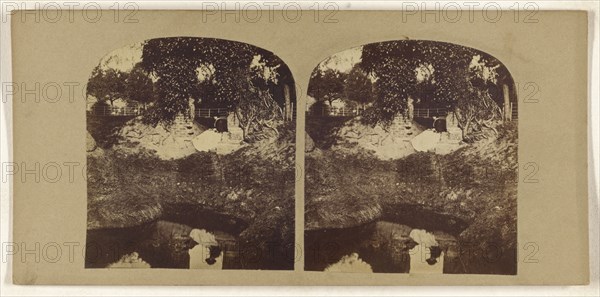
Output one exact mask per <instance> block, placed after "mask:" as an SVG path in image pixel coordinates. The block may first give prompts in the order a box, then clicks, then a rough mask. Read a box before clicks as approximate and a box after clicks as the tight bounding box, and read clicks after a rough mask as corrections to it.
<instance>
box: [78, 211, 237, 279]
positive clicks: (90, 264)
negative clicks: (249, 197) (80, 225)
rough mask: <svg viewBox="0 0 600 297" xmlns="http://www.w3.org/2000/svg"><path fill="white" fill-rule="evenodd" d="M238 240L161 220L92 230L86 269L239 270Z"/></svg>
mask: <svg viewBox="0 0 600 297" xmlns="http://www.w3.org/2000/svg"><path fill="white" fill-rule="evenodd" d="M236 245H237V239H236V238H235V237H234V236H233V235H231V234H229V233H226V232H223V231H219V230H210V231H207V230H205V229H192V227H190V226H188V225H184V224H179V223H173V222H167V221H157V222H153V223H150V224H146V225H143V226H139V227H134V228H123V229H104V230H93V231H88V238H87V243H86V268H192V269H237V268H238V266H239V259H238V250H237V248H236Z"/></svg>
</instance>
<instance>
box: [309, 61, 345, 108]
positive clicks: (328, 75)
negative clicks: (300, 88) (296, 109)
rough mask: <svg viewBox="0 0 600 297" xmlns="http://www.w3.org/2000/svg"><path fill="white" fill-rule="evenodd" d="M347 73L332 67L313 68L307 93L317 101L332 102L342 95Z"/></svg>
mask: <svg viewBox="0 0 600 297" xmlns="http://www.w3.org/2000/svg"><path fill="white" fill-rule="evenodd" d="M346 76H347V74H345V73H342V72H340V71H337V70H334V69H326V70H325V71H321V70H319V69H315V71H314V72H313V74H312V76H311V78H310V83H309V85H308V95H309V96H311V97H313V98H315V99H316V100H317V101H326V102H328V103H329V106H331V105H332V102H333V101H335V100H338V99H342V98H343V97H344V81H345V79H346Z"/></svg>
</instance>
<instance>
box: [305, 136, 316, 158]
mask: <svg viewBox="0 0 600 297" xmlns="http://www.w3.org/2000/svg"><path fill="white" fill-rule="evenodd" d="M314 150H315V142H314V141H313V139H312V137H310V135H308V133H306V132H304V152H306V153H310V152H312V151H314Z"/></svg>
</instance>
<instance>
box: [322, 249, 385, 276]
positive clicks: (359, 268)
mask: <svg viewBox="0 0 600 297" xmlns="http://www.w3.org/2000/svg"><path fill="white" fill-rule="evenodd" d="M325 271H326V272H373V269H372V268H371V265H369V264H367V263H365V262H364V261H363V260H361V259H360V258H359V257H358V254H357V253H352V254H351V255H348V256H343V257H342V259H341V260H340V261H339V262H337V263H335V264H331V265H329V266H327V268H325Z"/></svg>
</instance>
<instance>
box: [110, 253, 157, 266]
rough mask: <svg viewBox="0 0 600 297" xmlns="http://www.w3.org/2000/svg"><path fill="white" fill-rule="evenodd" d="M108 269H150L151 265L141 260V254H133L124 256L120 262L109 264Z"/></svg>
mask: <svg viewBox="0 0 600 297" xmlns="http://www.w3.org/2000/svg"><path fill="white" fill-rule="evenodd" d="M107 268H150V264H148V263H146V261H144V260H142V258H140V254H138V253H137V252H133V253H131V254H127V255H125V256H123V257H122V258H121V259H119V261H117V262H115V263H112V264H109V265H108V267H107Z"/></svg>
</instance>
